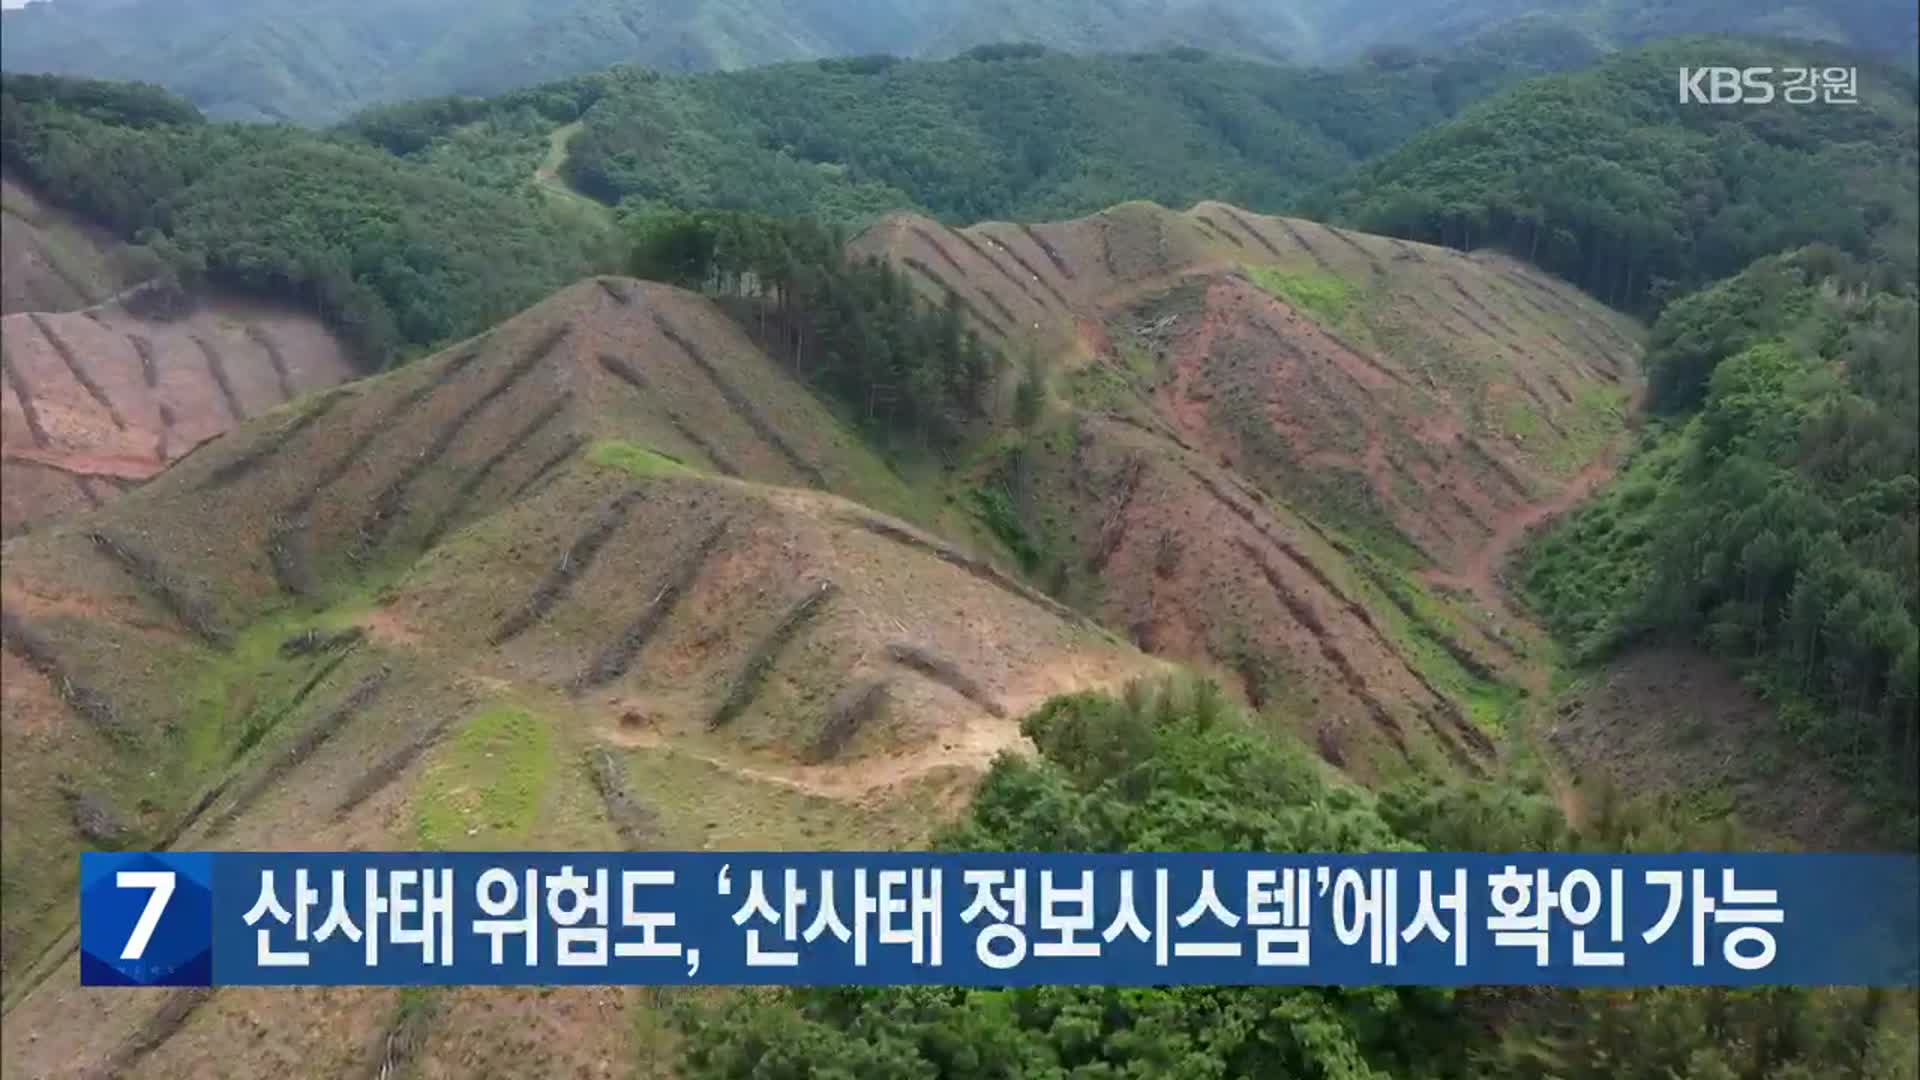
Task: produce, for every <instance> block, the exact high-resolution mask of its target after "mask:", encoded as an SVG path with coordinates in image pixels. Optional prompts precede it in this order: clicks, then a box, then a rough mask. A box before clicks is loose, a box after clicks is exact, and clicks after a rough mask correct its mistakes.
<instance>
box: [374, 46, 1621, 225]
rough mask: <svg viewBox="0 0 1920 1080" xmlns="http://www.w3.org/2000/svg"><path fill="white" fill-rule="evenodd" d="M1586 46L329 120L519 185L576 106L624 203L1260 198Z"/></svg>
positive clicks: (807, 72)
mask: <svg viewBox="0 0 1920 1080" xmlns="http://www.w3.org/2000/svg"><path fill="white" fill-rule="evenodd" d="M1597 55H1598V53H1597V52H1596V50H1595V49H1594V47H1593V46H1592V45H1591V44H1589V43H1588V42H1586V41H1585V39H1583V38H1580V37H1578V36H1577V35H1572V34H1568V33H1566V32H1564V31H1559V30H1556V29H1554V28H1551V27H1526V28H1519V29H1516V30H1513V31H1511V32H1507V33H1504V34H1501V35H1499V36H1496V37H1491V38H1488V39H1485V40H1482V41H1479V42H1477V43H1476V44H1475V45H1474V46H1472V47H1470V48H1466V49H1462V50H1460V51H1459V52H1457V53H1454V54H1449V55H1446V56H1438V55H1428V54H1424V53H1416V52H1412V51H1410V50H1396V51H1391V52H1382V53H1380V54H1378V55H1376V56H1374V57H1372V58H1370V59H1369V60H1367V61H1365V62H1363V63H1358V64H1355V65H1352V66H1350V67H1346V68H1340V69H1331V70H1313V69H1307V68H1290V67H1277V66H1273V65H1268V64H1257V63H1251V62H1245V61H1238V60H1231V59H1225V58H1221V57H1217V56H1210V55H1208V54H1205V53H1201V52H1198V51H1195V50H1173V51H1168V52H1160V53H1150V54H1137V55H1132V56H1125V57H1090V58H1081V57H1074V56H1069V55H1065V54H1061V53H1053V52H1048V51H1047V50H1045V49H1042V48H1039V47H1037V46H1004V47H1001V46H992V47H982V48H978V49H975V50H972V51H970V52H969V53H968V54H966V55H965V56H963V57H961V58H958V59H956V60H952V61H947V62H941V63H927V62H919V61H905V60H896V59H893V58H890V57H885V56H874V57H867V58H856V59H841V60H822V61H818V62H815V63H806V64H788V65H782V66H778V67H771V68H762V69H756V70H753V71H744V72H734V73H727V74H717V75H703V76H690V77H671V76H663V75H660V74H658V73H655V72H652V71H647V70H644V69H638V68H619V69H615V70H613V71H611V72H606V73H602V74H596V75H591V76H583V77H581V78H578V79H573V80H568V81H566V82H561V83H554V84H549V85H547V86H542V87H536V88H534V89H531V90H527V91H522V92H518V93H514V94H509V95H506V96H504V97H501V98H497V99H485V100H482V99H472V98H466V99H462V98H441V99H432V100H427V101H421V102H410V103H403V104H401V105H396V106H388V107H382V108H376V109H372V110H368V111H367V112H364V113H362V114H359V115H357V116H355V117H353V118H352V119H350V120H349V121H347V122H346V124H344V125H343V127H344V129H345V130H347V131H350V132H354V133H357V134H359V135H361V136H363V137H365V138H367V139H368V140H369V141H371V142H373V143H375V144H376V145H379V146H382V147H384V148H386V149H388V150H390V151H392V152H394V153H396V154H401V155H406V156H410V157H414V158H416V159H421V160H441V161H445V160H448V159H461V160H463V161H475V160H481V161H486V162H491V163H493V170H492V172H491V176H492V181H491V182H493V183H496V184H504V185H519V184H523V183H524V181H525V177H526V176H527V174H528V172H529V171H530V167H529V168H519V167H518V166H520V165H523V164H529V163H530V162H531V161H532V160H533V157H534V156H537V155H538V154H539V153H540V152H541V151H543V150H544V149H545V148H546V141H547V137H548V133H550V132H551V131H552V130H553V129H554V128H555V126H556V125H558V124H564V123H567V122H569V121H572V120H574V119H576V118H578V119H579V120H580V121H581V126H580V129H579V130H578V133H577V134H574V135H572V136H571V141H570V143H569V145H568V154H567V159H566V164H565V169H564V171H565V175H566V176H567V178H568V179H569V180H570V181H571V182H572V184H573V186H574V187H576V188H577V189H579V190H580V191H582V192H584V193H586V194H588V195H591V196H593V197H595V198H598V199H600V200H602V201H604V202H607V203H610V204H624V205H628V206H630V207H632V208H633V209H635V210H636V211H639V212H649V211H653V210H660V209H681V210H694V209H716V210H735V211H750V212H756V213H764V214H775V215H782V216H790V217H811V218H816V219H820V220H825V221H834V222H843V223H850V224H857V223H860V222H863V221H865V220H867V219H870V218H872V217H873V216H875V215H877V214H880V213H884V212H886V211H888V210H897V209H902V208H914V209H918V210H922V211H924V212H927V213H929V214H932V215H934V216H937V217H941V218H943V219H946V220H949V221H952V222H954V223H972V222H975V221H981V220H988V219H994V218H1004V219H1010V220H1025V221H1040V220H1055V219H1059V218H1064V217H1074V216H1078V215H1080V214H1086V213H1092V212H1094V211H1096V210H1100V209H1104V208H1105V207H1107V206H1110V205H1113V204H1114V203H1117V202H1122V201H1125V200H1127V199H1133V198H1150V199H1156V200H1159V201H1161V202H1164V203H1167V204H1169V205H1185V204H1189V203H1192V202H1193V201H1195V200H1197V199H1200V198H1219V199H1224V200H1227V201H1231V202H1236V203H1239V204H1242V205H1247V206H1250V207H1255V208H1260V209H1274V208H1278V207H1282V206H1285V205H1287V204H1288V203H1289V202H1290V201H1291V200H1293V199H1294V198H1296V197H1297V196H1299V195H1301V194H1303V193H1304V192H1306V191H1308V190H1310V189H1313V188H1316V187H1319V186H1321V185H1324V184H1326V183H1329V182H1331V181H1332V180H1333V179H1334V178H1336V177H1338V176H1341V175H1344V174H1345V173H1346V172H1347V171H1348V170H1349V169H1351V168H1352V166H1353V165H1354V164H1356V163H1357V162H1359V161H1362V160H1365V159H1368V158H1371V157H1373V156H1376V155H1378V154H1381V153H1384V152H1385V151H1387V150H1389V149H1391V148H1393V147H1395V146H1398V145H1400V144H1401V143H1403V142H1405V141H1406V140H1407V139H1409V138H1411V137H1412V136H1413V135H1414V134H1415V133H1417V132H1418V131H1420V130H1422V129H1423V128H1425V127H1428V126H1431V125H1433V124H1435V123H1438V122H1440V121H1443V120H1445V119H1446V118H1448V117H1449V116H1451V115H1453V114H1454V113H1456V112H1457V111H1459V110H1460V109H1461V108H1463V107H1465V106H1466V105H1468V104H1470V103H1472V102H1474V101H1477V100H1480V99H1481V98H1484V97H1486V96H1487V95H1488V94H1491V93H1493V92H1495V91H1497V90H1499V89H1501V88H1503V87H1505V86H1507V85H1510V84H1512V83H1514V82H1515V81H1517V80H1520V79H1523V78H1525V77H1528V76H1531V75H1539V74H1543V73H1548V72H1553V71H1562V70H1570V69H1573V68H1577V67H1580V66H1583V65H1585V64H1587V63H1590V62H1591V61H1592V60H1593V59H1594V58H1595V57H1596V56H1597ZM1063 132H1071V133H1072V138H1062V133H1063ZM475 151H479V152H477V153H476V152H475ZM510 158H511V159H512V161H511V165H510V166H506V165H505V163H506V162H507V161H508V159H510ZM488 173H489V170H488V168H487V167H486V166H480V167H478V168H475V169H473V170H472V171H471V173H470V174H469V175H472V176H475V177H485V176H487V175H488Z"/></svg>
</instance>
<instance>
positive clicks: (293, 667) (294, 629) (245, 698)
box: [168, 584, 374, 788]
mask: <svg viewBox="0 0 1920 1080" xmlns="http://www.w3.org/2000/svg"><path fill="white" fill-rule="evenodd" d="M373 596H374V590H373V588H372V587H371V586H369V585H365V584H361V585H359V586H356V587H355V588H353V589H352V590H350V591H343V592H342V594H341V597H340V599H339V601H338V602H337V603H334V604H333V605H331V606H329V607H327V608H325V609H323V610H320V611H312V610H300V609H291V610H283V611H280V612H276V613H274V614H272V615H269V616H267V617H265V618H262V619H258V620H256V621H254V622H253V623H252V624H250V625H248V626H247V627H246V628H245V629H243V630H241V631H240V632H239V633H237V634H235V635H234V637H233V641H232V645H231V647H230V648H228V649H227V650H226V651H224V652H212V651H208V652H205V653H203V654H200V658H199V662H198V663H197V664H196V665H195V666H194V668H193V670H192V671H190V672H183V673H182V680H183V682H184V684H185V687H186V690H185V693H184V698H185V700H184V702H183V705H184V709H183V710H182V718H181V719H180V720H179V721H177V722H175V723H174V724H172V725H170V727H169V729H168V734H169V736H170V739H171V742H172V747H171V750H172V753H171V754H170V755H169V762H168V764H169V767H170V772H169V776H170V778H171V780H170V782H173V783H180V784H184V785H185V786H187V787H189V788H191V787H196V786H198V785H199V784H201V783H202V782H204V781H205V780H206V779H207V778H209V777H211V776H213V775H215V774H217V773H218V772H220V771H221V770H223V769H225V768H226V767H227V766H228V765H230V764H232V763H233V762H235V761H238V760H239V759H240V758H241V757H244V756H245V755H246V754H247V753H248V752H249V751H251V750H252V749H253V748H254V747H255V746H258V745H259V744H261V743H262V742H265V741H267V740H269V739H270V738H271V737H272V736H273V734H274V733H275V732H276V731H277V730H279V728H280V725H281V724H282V723H283V722H284V721H286V720H287V719H288V718H290V717H291V716H292V715H293V714H294V713H295V711H296V710H297V709H299V708H300V707H301V706H302V705H303V704H304V702H302V701H300V700H299V694H300V691H301V689H302V688H303V687H306V686H307V685H308V684H309V683H310V682H311V681H312V680H313V679H314V678H315V677H316V676H318V675H320V673H321V671H322V669H323V668H325V667H326V666H327V665H328V664H329V663H331V662H332V661H333V660H334V659H336V658H337V656H338V653H337V652H328V653H324V654H318V655H311V656H301V657H286V656H282V655H281V654H280V646H281V645H282V644H283V643H284V642H286V641H287V640H288V639H289V638H292V637H294V636H295V635H297V634H301V633H304V632H307V631H314V632H317V633H320V634H331V633H334V632H336V631H339V630H342V629H344V628H346V627H348V626H351V625H353V624H354V622H355V621H356V620H357V619H358V617H359V615H360V614H361V613H362V612H364V611H365V610H366V609H367V608H369V607H371V606H372V604H373Z"/></svg>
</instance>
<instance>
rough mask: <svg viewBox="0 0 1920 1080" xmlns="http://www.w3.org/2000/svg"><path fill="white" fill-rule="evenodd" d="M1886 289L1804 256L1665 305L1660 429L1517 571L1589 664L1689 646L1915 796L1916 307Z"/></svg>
mask: <svg viewBox="0 0 1920 1080" xmlns="http://www.w3.org/2000/svg"><path fill="white" fill-rule="evenodd" d="M1876 277H1877V275H1876V274H1874V273H1873V272H1872V271H1870V270H1869V269H1867V268H1865V267H1862V266H1861V265H1859V264H1858V263H1856V262H1854V261H1853V260H1851V259H1849V258H1847V257H1845V256H1843V255H1839V254H1837V253H1835V252H1833V251H1832V250H1831V249H1813V250H1809V251H1803V252H1798V253H1795V254H1792V255H1788V256H1778V257H1772V258H1768V259H1763V260H1761V261H1759V262H1757V263H1755V264H1754V266H1753V267H1751V268H1750V269H1748V270H1746V271H1745V272H1743V273H1742V274H1740V275H1739V276H1737V277H1735V278H1733V279H1731V280H1729V281H1726V282H1723V283H1720V284H1718V285H1715V286H1714V287H1712V288H1710V289H1707V290H1705V291H1703V292H1700V293H1698V294H1695V295H1693V296H1689V297H1687V298H1685V299H1682V300H1680V301H1678V302H1676V303H1674V304H1672V305H1670V306H1669V307H1668V308H1667V310H1666V312H1665V313H1664V314H1663V315H1662V316H1661V318H1660V320H1659V322H1658V323H1656V324H1655V326H1654V330H1653V340H1652V347H1651V349H1650V352H1649V356H1648V363H1649V365H1650V369H1651V381H1652V399H1651V403H1652V406H1653V407H1654V408H1655V409H1657V410H1660V411H1662V412H1664V413H1665V414H1667V416H1668V417H1669V421H1668V425H1667V426H1664V427H1656V428H1655V429H1654V431H1653V433H1652V434H1651V435H1650V437H1649V439H1648V443H1647V446H1646V447H1645V448H1644V450H1643V451H1642V454H1641V456H1640V458H1639V460H1637V461H1636V462H1635V463H1634V465H1633V467H1632V468H1631V469H1629V471H1628V473H1627V475H1626V477H1625V479H1624V480H1623V481H1622V482H1621V483H1620V484H1618V485H1617V486H1616V487H1615V488H1613V489H1611V490H1610V491H1609V492H1608V493H1607V494H1606V495H1605V497H1603V498H1602V499H1601V500H1599V501H1598V502H1596V503H1595V504H1593V505H1591V506H1589V507H1587V508H1585V509H1583V510H1581V511H1580V512H1579V513H1577V514H1576V515H1575V516H1574V517H1573V518H1572V519H1571V520H1570V521H1569V522H1567V523H1566V524H1565V525H1563V526H1562V527H1561V528H1559V529H1558V530H1556V531H1555V532H1554V533H1552V534H1551V535H1550V536H1548V537H1547V538H1546V539H1545V540H1544V541H1543V542H1542V543H1541V544H1539V545H1538V546H1537V548H1536V549H1535V550H1534V552H1533V553H1532V556H1531V561H1530V564H1529V566H1528V568H1527V578H1526V580H1527V584H1528V586H1529V588H1530V590H1531V592H1532V593H1533V595H1534V596H1535V598H1536V599H1537V600H1538V601H1539V602H1540V603H1541V604H1542V606H1543V609H1544V610H1545V611H1546V613H1547V614H1548V616H1549V617H1550V618H1551V619H1552V620H1553V621H1554V622H1555V623H1556V624H1557V625H1558V626H1559V628H1560V629H1562V630H1563V631H1564V632H1566V633H1567V634H1569V635H1570V636H1571V637H1573V638H1574V639H1575V640H1576V642H1578V643H1579V644H1580V645H1581V647H1582V648H1583V649H1584V650H1586V651H1587V652H1589V653H1591V654H1600V653H1604V652H1605V651H1606V650H1607V649H1609V648H1611V647H1613V646H1615V645H1617V644H1619V643H1620V642H1621V641H1623V640H1625V639H1627V638H1629V637H1631V636H1632V635H1634V634H1637V633H1640V632H1644V631H1648V630H1667V631H1677V632H1681V633H1685V634H1691V635H1696V636H1698V637H1700V638H1701V639H1703V640H1704V641H1705V642H1706V643H1708V644H1710V645H1712V646H1714V647H1715V648H1716V649H1718V650H1719V651H1720V652H1722V653H1724V654H1725V655H1727V656H1730V657H1732V658H1735V659H1738V660H1742V661H1746V662H1748V663H1750V664H1751V665H1752V668H1753V670H1754V671H1755V672H1756V674H1757V676H1758V677H1760V678H1761V679H1763V680H1764V682H1765V683H1766V684H1767V685H1768V686H1769V687H1770V688H1771V689H1773V690H1774V691H1775V692H1776V693H1778V694H1781V695H1783V700H1785V701H1787V702H1788V703H1792V702H1795V701H1804V702H1807V703H1812V704H1816V705H1818V706H1819V708H1818V710H1817V711H1815V712H1813V713H1811V714H1808V713H1805V712H1804V711H1802V713H1801V715H1802V716H1803V717H1804V720H1803V727H1804V728H1805V729H1806V730H1805V731H1804V732H1803V734H1805V735H1807V736H1809V737H1810V738H1814V739H1816V740H1817V741H1818V742H1819V743H1820V744H1821V745H1824V746H1825V747H1827V748H1828V749H1830V750H1832V751H1833V752H1835V753H1837V754H1839V755H1841V756H1842V757H1843V758H1844V759H1845V760H1847V761H1848V762H1849V763H1852V764H1854V765H1855V766H1856V767H1858V768H1860V769H1861V770H1863V772H1864V773H1865V774H1866V775H1869V776H1883V775H1887V774H1889V773H1891V774H1892V775H1893V776H1895V777H1897V778H1899V779H1900V780H1902V781H1905V782H1906V783H1907V784H1908V785H1909V786H1910V785H1911V783H1912V781H1913V768H1914V762H1915V760H1916V754H1920V730H1916V710H1920V693H1917V692H1916V690H1917V681H1916V680H1917V677H1920V632H1917V631H1916V619H1917V618H1920V361H1917V360H1916V357H1920V332H1917V330H1916V326H1917V325H1920V305H1916V303H1915V301H1914V299H1913V298H1912V297H1911V296H1905V295H1896V294H1893V293H1889V292H1886V291H1883V290H1880V289H1876V288H1875V287H1874V286H1873V284H1872V282H1873V281H1874V280H1875V279H1876ZM1791 711H1792V710H1790V712H1791Z"/></svg>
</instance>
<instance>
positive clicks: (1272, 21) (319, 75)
mask: <svg viewBox="0 0 1920 1080" xmlns="http://www.w3.org/2000/svg"><path fill="white" fill-rule="evenodd" d="M0 18H4V25H5V34H4V35H3V36H0V65H4V67H5V68H6V69H8V70H11V71H32V72H54V73H60V74H70V75H86V76H92V77H98V78H114V79H136V80H145V81H151V82H157V83H161V84H163V85H165V86H167V87H169V88H171V89H173V90H176V91H178V92H180V93H182V94H184V95H186V96H187V97H188V98H190V99H191V100H192V101H193V102H194V103H195V104H197V105H199V106H200V107H202V108H204V109H206V110H208V111H209V112H211V113H214V114H216V115H219V116H222V117H228V118H242V119H280V120H295V121H300V122H325V121H327V120H331V119H337V118H338V117H340V116H343V115H345V114H346V113H348V112H351V111H353V110H355V109H358V108H364V107H366V106H368V105H372V104H377V103H381V102H390V101H398V100H402V99H406V98H411V97H425V96H435V95H442V94H493V93H499V92H501V91H503V90H509V89H513V88H515V87H520V86H528V85H532V84H534V83H538V82H543V81H547V80H551V79H556V78H562V77H565V76H569V75H575V74H579V73H581V72H585V71H593V70H596V69H599V68H603V67H606V66H608V65H610V64H615V63H637V64H641V65H645V66H647V67H651V68H656V69H660V70H665V71H697V70H707V69H713V68H743V67H752V66H756V65H761V64H770V63H777V62H781V61H788V60H804V59H814V58H820V57H831V56H852V55H865V54H873V53H889V54H893V55H897V56H926V57H940V56H951V55H954V54H957V53H959V52H962V51H964V50H966V49H969V48H972V47H974V46H977V45H983V44H998V43H1034V44H1041V45H1046V46H1048V47H1051V48H1055V49H1062V50H1069V51H1076V52H1128V51H1134V50H1139V49H1153V48H1164V47H1168V46H1188V47H1199V48H1204V49H1209V50H1213V51H1216V52H1221V53H1227V54H1233V55H1239V56H1244V57H1249V58H1254V59H1262V60H1284V61H1290V62H1297V63H1344V62H1346V61H1348V60H1351V59H1352V58H1354V57H1356V56H1358V55H1360V54H1361V53H1363V52H1365V51H1367V50H1369V49H1371V48H1374V47H1376V46H1381V45H1414V46H1417V47H1420V48H1426V49H1439V50H1449V49H1453V48H1455V47H1457V46H1459V45H1460V44H1461V43H1463V42H1465V41H1467V40H1468V39H1470V38H1472V37H1474V36H1476V35H1479V34H1482V33H1485V32H1487V31H1489V30H1494V29H1497V28H1500V27H1501V26H1503V25H1505V24H1507V23H1509V22H1511V21H1513V20H1516V19H1536V20H1542V21H1546V22H1550V23H1552V24H1554V25H1555V26H1558V27H1563V28H1565V29H1566V30H1568V31H1571V32H1575V33H1578V34H1581V35H1582V36H1585V37H1587V38H1589V39H1591V40H1592V41H1593V42H1594V43H1596V44H1599V45H1603V46H1611V45H1616V44H1632V43H1635V42H1638V41H1642V40H1645V39H1647V38H1651V37H1658V36H1662V35H1667V34H1674V33H1686V32H1700V31H1715V32H1723V33H1725V32H1746V33H1765V34H1776V35H1782V36H1795V37H1817V38H1823V39H1828V40H1834V41H1839V42H1844V43H1848V44H1851V45H1854V46H1857V47H1860V48H1865V49H1870V50H1877V51H1883V52H1884V53H1885V54H1886V55H1890V56H1894V57H1901V56H1910V55H1911V53H1912V49H1913V42H1914V21H1915V20H1914V12H1913V10H1912V8H1911V6H1910V5H1905V4H1902V3H1900V2H1899V0H1844V2H1842V3H1826V4H1814V3H1809V2H1807V0H1764V2H1761V3H1732V2H1725V0H1715V2H1713V3H1706V4H1699V3H1690V4H1672V3H1654V2H1649V0H1608V2H1606V3H1598V4H1596V3H1590V2H1579V0H1472V2H1469V3H1460V2H1458V0H1448V2H1441V0H1417V2H1414V3H1388V2H1385V0H1049V2H1047V3H1043V4H1035V3H1022V2H1017V0H969V2H967V3H947V2H942V0H778V2H772V3H763V2H750V0H558V2H554V0H547V2H542V3H529V2H527V0H481V2H478V3H476V2H472V0H465V2H455V0H400V2H385V3H377V4H376V3H370V2H367V0H329V2H324V3H313V2H303V0H265V2H255V3H249V4H242V5H235V4H232V3H228V2H226V0H52V2H50V3H41V4H35V5H32V6H30V7H29V8H27V9H26V10H10V11H8V12H6V14H5V15H4V16H0Z"/></svg>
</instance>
